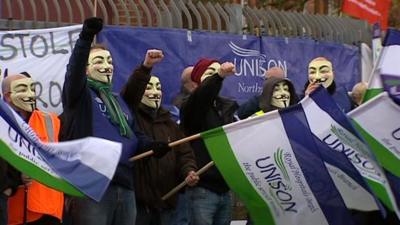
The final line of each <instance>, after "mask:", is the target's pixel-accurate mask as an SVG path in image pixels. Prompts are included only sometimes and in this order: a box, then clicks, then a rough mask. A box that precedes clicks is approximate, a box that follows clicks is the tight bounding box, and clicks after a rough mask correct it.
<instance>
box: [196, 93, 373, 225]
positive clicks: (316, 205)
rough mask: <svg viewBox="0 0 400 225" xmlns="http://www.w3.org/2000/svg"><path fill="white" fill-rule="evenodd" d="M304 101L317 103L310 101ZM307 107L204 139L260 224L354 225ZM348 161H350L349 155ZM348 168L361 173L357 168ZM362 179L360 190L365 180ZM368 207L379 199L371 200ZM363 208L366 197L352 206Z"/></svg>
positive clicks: (225, 129) (215, 132)
mask: <svg viewBox="0 0 400 225" xmlns="http://www.w3.org/2000/svg"><path fill="white" fill-rule="evenodd" d="M303 102H305V103H307V102H313V99H311V98H308V97H307V98H306V99H305V100H304V101H303ZM302 106H303V105H301V104H298V105H295V106H293V107H291V108H288V109H285V110H282V111H281V112H278V111H273V112H270V113H267V114H264V115H262V116H258V117H253V118H250V119H246V120H242V121H239V122H236V123H233V124H229V125H226V126H223V127H220V128H216V129H213V130H210V131H206V132H204V133H202V134H201V136H202V138H203V140H204V142H205V144H206V146H207V148H208V150H209V152H210V155H211V156H212V159H213V160H214V162H215V164H216V166H217V167H218V169H219V170H220V171H221V173H222V175H223V177H224V179H225V180H226V182H227V183H228V185H229V186H230V187H231V189H232V190H233V191H235V192H236V193H237V194H238V196H239V197H240V198H241V199H242V201H243V202H244V203H245V204H246V208H247V209H248V210H249V211H250V215H251V217H252V219H253V221H254V222H255V224H257V225H265V224H271V225H274V224H275V225H294V224H330V225H334V224H337V225H339V224H340V225H342V224H346V225H351V224H353V220H352V217H351V215H350V213H349V210H348V208H350V207H347V206H346V202H345V201H344V200H343V198H344V197H347V196H343V195H342V193H341V191H340V190H338V188H337V187H336V184H335V182H334V181H333V179H332V178H331V175H330V172H329V171H328V169H327V167H326V163H325V161H324V160H323V158H322V156H321V153H320V151H319V150H318V145H316V143H315V137H314V135H313V133H312V131H311V129H310V127H309V125H308V123H307V119H306V115H305V113H304V111H303V108H302ZM329 152H332V153H333V151H331V150H329ZM339 160H342V158H341V159H339ZM344 160H345V161H348V160H347V158H346V157H344ZM332 164H333V165H336V164H338V163H332ZM349 167H350V168H351V169H352V171H351V172H352V173H354V174H358V172H357V170H356V169H355V168H354V167H353V166H351V165H350V166H349ZM348 170H349V169H348ZM354 177H356V178H357V176H355V175H354ZM358 177H359V179H358V180H361V181H360V183H361V184H358V186H361V185H362V184H363V182H364V181H363V179H362V178H361V176H360V175H358ZM354 183H356V182H354ZM365 193H366V195H370V193H368V192H367V191H365ZM345 194H346V193H345ZM359 196H360V195H359ZM367 203H368V204H375V201H374V199H373V198H372V197H370V200H369V202H367ZM357 204H358V205H357ZM363 204H366V200H364V199H358V202H353V205H354V206H355V207H358V208H363V206H362V205H363ZM375 209H377V207H376V205H375Z"/></svg>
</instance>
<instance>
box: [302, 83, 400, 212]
mask: <svg viewBox="0 0 400 225" xmlns="http://www.w3.org/2000/svg"><path fill="white" fill-rule="evenodd" d="M310 98H311V99H312V100H313V101H302V102H301V104H302V106H303V110H304V113H305V114H306V117H307V122H308V124H309V126H310V128H311V131H312V133H313V135H314V136H315V137H316V139H318V140H319V141H321V142H323V143H324V144H325V145H327V146H329V148H325V149H324V148H323V147H319V148H318V149H319V150H320V152H321V155H322V157H323V158H324V160H325V161H326V162H327V163H328V164H330V165H333V166H335V167H337V168H339V169H341V170H342V171H344V172H345V173H346V174H347V175H349V176H350V177H351V178H352V179H354V180H356V181H357V183H358V184H360V185H361V186H362V187H363V188H364V189H365V190H366V191H368V190H371V191H372V192H373V193H374V194H375V195H376V196H377V197H378V198H379V199H380V200H381V201H382V202H383V203H384V204H385V205H386V206H387V207H388V208H390V209H393V210H394V211H395V212H398V206H397V204H396V201H395V198H394V194H393V192H392V190H391V188H390V184H389V181H388V179H387V177H386V176H385V172H384V170H383V169H382V168H381V166H380V165H379V164H378V162H377V160H376V158H375V156H374V155H373V154H372V152H371V150H370V148H369V146H368V145H367V144H366V143H365V142H364V141H363V139H362V138H361V136H360V135H359V134H358V133H357V131H356V130H355V128H354V127H353V126H352V124H351V122H350V120H348V118H347V116H346V115H345V114H344V113H343V112H342V111H341V110H340V109H339V107H338V106H337V105H336V104H335V102H334V101H333V99H332V98H331V97H330V96H329V95H328V94H326V91H325V90H324V89H323V88H320V89H318V90H316V91H315V92H313V93H312V94H311V95H310ZM318 140H317V142H318ZM338 153H341V154H338ZM329 155H330V156H329ZM329 158H330V159H329ZM328 159H329V160H328ZM346 159H347V160H346ZM344 163H347V164H348V163H351V164H352V165H353V166H354V168H355V169H356V171H358V172H359V174H361V176H362V177H363V178H364V180H365V181H366V182H367V184H368V187H369V188H368V187H366V186H365V185H363V182H362V181H361V180H360V178H359V177H358V178H357V176H354V175H357V173H352V172H350V171H349V169H350V168H349V167H347V169H346V166H343V165H344ZM346 200H348V198H345V201H346ZM355 200H356V199H355ZM371 206H372V205H371ZM378 206H379V208H380V209H382V207H380V205H379V204H378ZM355 209H357V208H355ZM370 210H373V208H371V209H370Z"/></svg>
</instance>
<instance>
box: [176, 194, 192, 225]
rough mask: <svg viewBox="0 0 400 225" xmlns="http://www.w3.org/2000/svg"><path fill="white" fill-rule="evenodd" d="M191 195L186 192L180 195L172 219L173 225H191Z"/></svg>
mask: <svg viewBox="0 0 400 225" xmlns="http://www.w3.org/2000/svg"><path fill="white" fill-rule="evenodd" d="M189 199H190V198H189V193H188V191H185V192H183V193H179V194H178V202H177V203H176V209H175V212H174V216H173V219H172V223H171V225H189V224H190V219H191V215H190V201H189Z"/></svg>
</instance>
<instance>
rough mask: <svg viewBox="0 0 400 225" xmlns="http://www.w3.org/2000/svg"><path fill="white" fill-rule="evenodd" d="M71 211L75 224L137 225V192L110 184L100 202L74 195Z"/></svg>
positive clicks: (72, 221)
mask: <svg viewBox="0 0 400 225" xmlns="http://www.w3.org/2000/svg"><path fill="white" fill-rule="evenodd" d="M69 213H70V217H71V223H72V224H73V225H135V220H136V202H135V192H134V191H133V190H128V189H126V188H123V187H121V186H117V185H110V186H109V187H108V189H107V191H106V193H105V194H104V196H103V198H102V199H101V201H100V202H95V201H94V200H92V199H88V198H78V197H72V199H71V203H70V209H69Z"/></svg>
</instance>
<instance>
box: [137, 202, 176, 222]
mask: <svg viewBox="0 0 400 225" xmlns="http://www.w3.org/2000/svg"><path fill="white" fill-rule="evenodd" d="M174 212H175V210H174V209H164V210H160V209H152V208H149V207H146V206H142V205H140V204H137V216H136V225H171V221H172V218H173V216H174Z"/></svg>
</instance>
